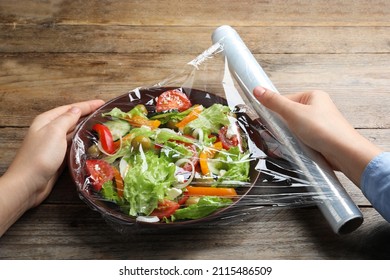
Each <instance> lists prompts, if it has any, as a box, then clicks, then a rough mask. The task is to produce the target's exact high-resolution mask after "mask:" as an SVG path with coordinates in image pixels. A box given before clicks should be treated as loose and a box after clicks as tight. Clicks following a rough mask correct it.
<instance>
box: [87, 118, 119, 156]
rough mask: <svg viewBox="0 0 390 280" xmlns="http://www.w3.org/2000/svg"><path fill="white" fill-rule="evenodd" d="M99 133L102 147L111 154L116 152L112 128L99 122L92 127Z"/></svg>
mask: <svg viewBox="0 0 390 280" xmlns="http://www.w3.org/2000/svg"><path fill="white" fill-rule="evenodd" d="M92 129H93V130H95V131H96V132H97V133H98V135H99V140H100V143H102V148H103V149H104V151H106V152H107V153H109V154H113V153H115V145H114V140H113V138H112V134H111V131H110V129H109V128H108V127H107V126H105V125H104V124H100V123H97V124H95V125H94V126H93V127H92Z"/></svg>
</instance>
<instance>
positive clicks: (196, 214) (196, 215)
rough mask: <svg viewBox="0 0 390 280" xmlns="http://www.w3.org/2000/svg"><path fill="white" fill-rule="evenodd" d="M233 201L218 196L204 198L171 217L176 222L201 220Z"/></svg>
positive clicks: (177, 211)
mask: <svg viewBox="0 0 390 280" xmlns="http://www.w3.org/2000/svg"><path fill="white" fill-rule="evenodd" d="M232 203H233V201H232V200H231V199H229V198H222V197H216V196H203V197H201V198H200V199H199V202H198V203H196V204H192V205H190V206H188V207H186V208H181V209H178V210H176V212H175V213H174V214H173V216H172V217H171V219H172V221H174V220H184V219H200V218H203V217H206V216H208V215H210V214H211V213H213V212H215V211H216V210H218V209H220V208H223V207H226V206H229V205H230V204H232Z"/></svg>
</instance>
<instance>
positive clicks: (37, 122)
mask: <svg viewBox="0 0 390 280" xmlns="http://www.w3.org/2000/svg"><path fill="white" fill-rule="evenodd" d="M103 104H104V101H103V100H89V101H84V102H78V103H74V104H70V105H64V106H60V107H57V108H54V109H52V110H50V111H46V112H44V113H42V114H40V115H39V116H37V117H36V118H35V119H34V122H33V123H32V125H31V127H32V129H35V130H38V129H40V128H41V127H44V126H45V125H47V124H48V123H50V122H51V121H53V120H55V119H56V118H58V117H59V116H61V115H62V114H65V113H66V112H68V111H69V110H71V108H72V107H77V108H79V109H80V116H85V115H88V114H90V113H92V112H94V111H95V110H96V109H97V108H99V107H100V106H102V105H103ZM80 116H79V117H80Z"/></svg>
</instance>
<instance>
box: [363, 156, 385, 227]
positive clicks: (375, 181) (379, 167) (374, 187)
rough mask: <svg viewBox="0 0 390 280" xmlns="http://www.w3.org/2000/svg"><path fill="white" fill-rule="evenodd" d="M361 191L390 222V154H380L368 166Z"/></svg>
mask: <svg viewBox="0 0 390 280" xmlns="http://www.w3.org/2000/svg"><path fill="white" fill-rule="evenodd" d="M361 189H362V192H363V194H364V195H365V196H366V198H367V199H368V200H369V201H370V202H371V204H372V206H373V207H374V208H375V209H376V210H377V211H378V212H379V214H381V215H382V217H383V218H385V219H386V221H388V222H390V152H383V153H381V154H379V155H378V156H376V157H375V158H374V159H372V160H371V162H370V163H369V164H368V165H367V167H366V168H365V170H364V172H363V175H362V178H361Z"/></svg>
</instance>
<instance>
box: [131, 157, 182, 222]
mask: <svg viewBox="0 0 390 280" xmlns="http://www.w3.org/2000/svg"><path fill="white" fill-rule="evenodd" d="M129 165H130V166H131V169H130V170H129V171H128V172H127V173H126V176H125V178H124V183H125V189H124V197H125V199H126V200H127V201H128V202H129V204H130V209H129V215H130V216H137V215H140V214H141V215H149V214H150V213H151V212H152V211H153V210H154V209H155V208H156V207H157V205H158V201H159V200H162V199H163V198H164V197H165V194H166V190H167V189H168V188H169V187H170V185H171V184H172V183H173V182H174V181H175V176H174V174H175V170H176V166H175V165H174V164H172V163H170V162H168V161H167V160H165V159H164V158H160V157H158V155H156V154H155V153H154V152H153V151H147V152H145V153H138V154H135V155H132V156H131V157H130V158H129Z"/></svg>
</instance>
